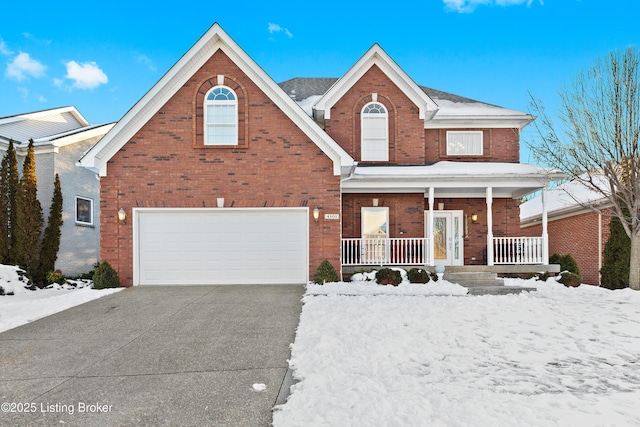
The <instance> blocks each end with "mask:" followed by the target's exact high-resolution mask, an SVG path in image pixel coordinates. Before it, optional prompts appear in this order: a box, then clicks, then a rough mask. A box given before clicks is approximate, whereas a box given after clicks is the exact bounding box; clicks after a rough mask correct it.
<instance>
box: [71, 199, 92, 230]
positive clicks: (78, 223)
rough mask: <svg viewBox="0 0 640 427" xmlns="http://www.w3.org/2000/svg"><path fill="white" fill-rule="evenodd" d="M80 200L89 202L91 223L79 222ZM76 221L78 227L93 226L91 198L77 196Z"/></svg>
mask: <svg viewBox="0 0 640 427" xmlns="http://www.w3.org/2000/svg"><path fill="white" fill-rule="evenodd" d="M78 200H86V201H88V202H89V212H90V218H91V221H89V222H86V221H80V220H78ZM74 219H75V221H76V224H77V225H93V199H91V198H89V197H82V196H76V200H75V218H74Z"/></svg>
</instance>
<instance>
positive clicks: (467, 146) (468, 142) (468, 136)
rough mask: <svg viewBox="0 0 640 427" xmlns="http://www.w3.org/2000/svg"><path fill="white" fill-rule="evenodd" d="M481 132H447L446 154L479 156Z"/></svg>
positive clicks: (480, 153) (480, 151)
mask: <svg viewBox="0 0 640 427" xmlns="http://www.w3.org/2000/svg"><path fill="white" fill-rule="evenodd" d="M482 151H483V150H482V132H447V154H448V155H462V156H469V155H474V156H481V155H482V154H483V152H482Z"/></svg>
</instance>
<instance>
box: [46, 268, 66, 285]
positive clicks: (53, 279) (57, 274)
mask: <svg viewBox="0 0 640 427" xmlns="http://www.w3.org/2000/svg"><path fill="white" fill-rule="evenodd" d="M66 282H67V279H66V278H65V277H64V275H63V274H62V272H61V271H60V270H56V271H50V272H48V273H47V284H49V285H52V284H54V283H57V284H59V285H64V284H65V283H66Z"/></svg>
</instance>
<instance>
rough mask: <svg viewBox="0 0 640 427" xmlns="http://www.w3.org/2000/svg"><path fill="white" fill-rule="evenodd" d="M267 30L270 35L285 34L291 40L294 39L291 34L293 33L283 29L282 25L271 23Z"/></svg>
mask: <svg viewBox="0 0 640 427" xmlns="http://www.w3.org/2000/svg"><path fill="white" fill-rule="evenodd" d="M267 30H268V31H269V34H274V33H284V34H285V35H286V36H287V37H289V38H292V37H293V34H291V31H289V29H288V28H283V27H281V26H280V25H278V24H274V23H272V22H269V26H268V27H267Z"/></svg>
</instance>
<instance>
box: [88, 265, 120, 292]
mask: <svg viewBox="0 0 640 427" xmlns="http://www.w3.org/2000/svg"><path fill="white" fill-rule="evenodd" d="M118 287H120V278H119V277H118V273H116V271H115V270H114V269H113V267H111V264H109V263H108V262H107V261H102V262H101V263H100V264H99V265H98V267H97V268H96V269H95V271H94V272H93V288H94V289H105V288H118Z"/></svg>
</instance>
